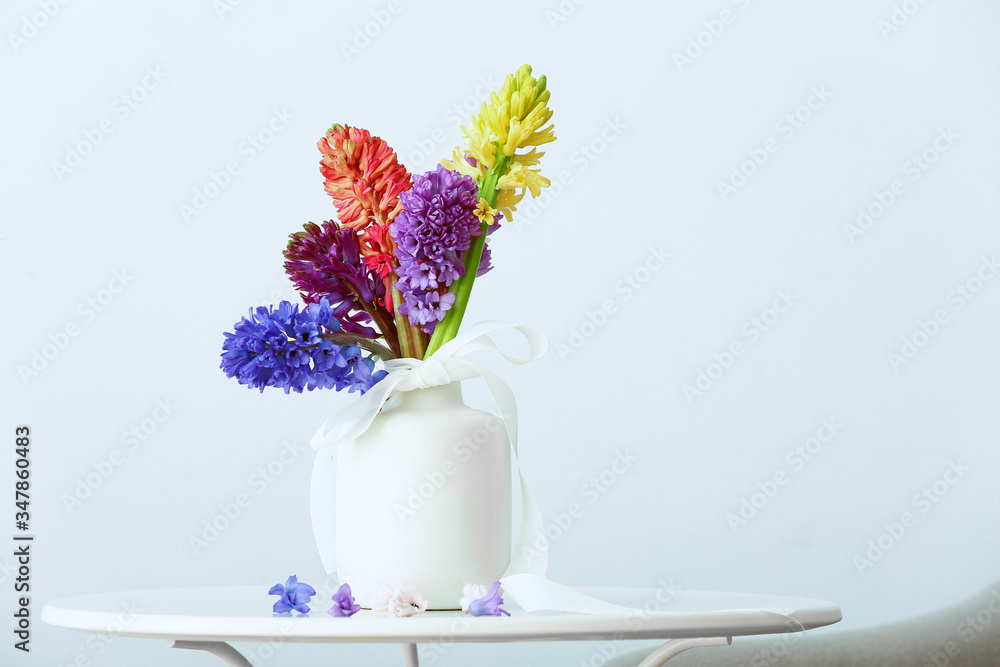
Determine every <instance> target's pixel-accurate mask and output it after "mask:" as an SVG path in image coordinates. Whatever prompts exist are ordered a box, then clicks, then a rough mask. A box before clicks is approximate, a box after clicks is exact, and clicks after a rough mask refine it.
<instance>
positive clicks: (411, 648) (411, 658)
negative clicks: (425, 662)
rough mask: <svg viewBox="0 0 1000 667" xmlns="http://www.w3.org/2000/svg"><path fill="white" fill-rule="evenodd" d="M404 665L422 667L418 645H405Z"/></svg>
mask: <svg viewBox="0 0 1000 667" xmlns="http://www.w3.org/2000/svg"><path fill="white" fill-rule="evenodd" d="M403 664H405V665H406V667H420V658H418V657H417V645H416V644H403Z"/></svg>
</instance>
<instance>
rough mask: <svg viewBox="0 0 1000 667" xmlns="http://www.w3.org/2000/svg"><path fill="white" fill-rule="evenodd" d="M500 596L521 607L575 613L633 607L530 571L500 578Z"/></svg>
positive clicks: (609, 612) (621, 611)
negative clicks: (602, 598)
mask: <svg viewBox="0 0 1000 667" xmlns="http://www.w3.org/2000/svg"><path fill="white" fill-rule="evenodd" d="M500 585H501V586H503V594H504V597H505V598H506V597H510V599H511V600H513V601H514V602H516V603H517V605H518V606H519V607H521V609H524V611H526V612H528V613H531V612H533V611H568V612H573V613H577V614H602V615H613V616H620V615H622V614H629V613H634V612H635V610H634V609H630V608H629V607H622V606H621V605H617V604H612V603H610V602H605V601H604V600H598V599H597V598H595V597H592V596H590V595H587V594H586V593H583V592H581V591H578V590H576V589H575V588H570V587H569V586H563V585H562V584H557V583H556V582H554V581H550V580H548V579H546V578H545V577H542V576H538V575H534V574H513V575H509V576H505V577H504V578H502V579H501V580H500Z"/></svg>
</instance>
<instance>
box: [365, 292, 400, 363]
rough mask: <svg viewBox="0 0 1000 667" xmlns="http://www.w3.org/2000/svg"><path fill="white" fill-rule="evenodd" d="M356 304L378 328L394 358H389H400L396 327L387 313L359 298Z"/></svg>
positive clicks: (383, 309)
mask: <svg viewBox="0 0 1000 667" xmlns="http://www.w3.org/2000/svg"><path fill="white" fill-rule="evenodd" d="M358 303H360V304H361V307H362V308H363V309H364V311H365V312H366V313H368V315H369V317H371V318H372V321H373V322H374V323H375V325H376V326H377V327H378V330H379V332H380V333H381V334H382V337H383V338H385V342H386V344H387V345H388V346H389V349H390V350H392V353H393V355H394V356H393V357H390V358H392V359H394V358H396V357H398V356H400V354H401V352H400V348H399V337H398V334H397V332H396V325H395V324H394V323H393V321H392V318H391V317H390V316H389V311H387V310H386V309H385V308H382V307H381V306H379V305H378V304H369V303H365V302H364V301H362V300H361V298H360V297H359V298H358Z"/></svg>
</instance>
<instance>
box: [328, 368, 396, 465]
mask: <svg viewBox="0 0 1000 667" xmlns="http://www.w3.org/2000/svg"><path fill="white" fill-rule="evenodd" d="M401 380H402V377H401V376H396V377H391V376H390V377H386V378H384V379H383V380H382V381H381V382H379V383H378V384H376V385H375V386H374V387H372V389H371V390H370V391H369V392H368V393H367V394H365V395H364V396H362V397H361V398H359V399H358V400H357V401H356V402H355V403H353V404H351V405H349V406H347V407H346V408H344V409H343V410H341V411H339V412H335V413H334V414H332V415H330V416H329V417H328V418H327V420H326V421H325V422H323V425H322V426H320V427H319V430H317V431H316V433H315V434H314V435H313V437H312V440H311V441H310V443H309V444H310V445H312V448H313V449H325V448H327V447H332V446H333V445H338V444H340V443H342V442H348V441H350V440H354V439H355V438H357V437H358V436H359V435H361V434H362V433H364V432H365V431H367V430H368V427H369V426H371V425H372V422H373V421H375V417H377V416H378V413H379V411H380V410H381V409H382V406H383V405H385V402H386V401H388V400H389V396H390V395H391V394H392V392H393V390H394V389H395V388H396V385H398V384H399V383H400V381H401ZM345 426H346V428H345Z"/></svg>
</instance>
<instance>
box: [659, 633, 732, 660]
mask: <svg viewBox="0 0 1000 667" xmlns="http://www.w3.org/2000/svg"><path fill="white" fill-rule="evenodd" d="M732 643H733V638H732V637H692V638H690V639H671V640H670V641H668V642H667V643H666V644H664V645H663V646H661V647H659V648H658V649H656V650H655V651H653V652H652V653H650V654H649V655H648V656H646V659H645V660H643V661H642V662H640V663H639V667H660V666H661V665H665V664H667V660H670V658H673V657H675V656H677V655H678V654H680V653H683V652H684V651H686V650H688V649H689V648H698V647H700V646H729V645H730V644H732Z"/></svg>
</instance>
